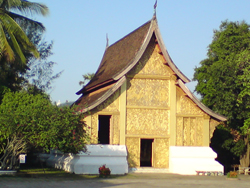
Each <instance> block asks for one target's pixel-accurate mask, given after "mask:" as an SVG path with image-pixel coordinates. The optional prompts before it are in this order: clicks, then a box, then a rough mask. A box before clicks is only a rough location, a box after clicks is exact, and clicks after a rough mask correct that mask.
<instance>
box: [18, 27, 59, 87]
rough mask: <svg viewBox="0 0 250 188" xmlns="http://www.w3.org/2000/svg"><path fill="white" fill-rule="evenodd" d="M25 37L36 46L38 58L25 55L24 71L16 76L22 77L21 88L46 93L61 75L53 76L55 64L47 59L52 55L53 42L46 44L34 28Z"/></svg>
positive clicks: (41, 35)
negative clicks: (34, 89) (31, 88)
mask: <svg viewBox="0 0 250 188" xmlns="http://www.w3.org/2000/svg"><path fill="white" fill-rule="evenodd" d="M27 36H28V37H29V39H30V40H31V42H32V43H33V44H34V45H35V46H36V48H37V50H38V52H39V54H40V58H39V59H37V58H35V57H34V56H31V55H27V66H26V70H25V72H23V73H21V74H18V76H21V77H23V82H22V87H26V88H27V87H30V86H32V87H35V88H36V89H38V90H40V91H42V92H48V91H49V90H50V89H51V88H52V86H51V84H52V82H53V81H54V80H55V79H56V78H59V76H60V75H61V74H62V71H61V72H59V73H56V74H54V73H53V70H52V68H53V67H54V65H55V64H56V63H55V62H53V61H48V58H49V57H50V56H51V55H53V53H52V48H53V42H52V41H51V42H46V41H45V40H44V39H43V34H42V33H40V32H39V31H37V30H36V29H35V28H30V29H29V30H28V31H27Z"/></svg>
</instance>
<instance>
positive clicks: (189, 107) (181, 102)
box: [176, 87, 206, 115]
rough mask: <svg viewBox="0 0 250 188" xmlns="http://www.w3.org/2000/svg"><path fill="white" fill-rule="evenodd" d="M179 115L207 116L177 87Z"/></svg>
mask: <svg viewBox="0 0 250 188" xmlns="http://www.w3.org/2000/svg"><path fill="white" fill-rule="evenodd" d="M176 102H177V114H190V115H205V114H206V113H205V112H203V111H202V110H201V109H200V108H199V107H198V106H197V105H196V104H195V103H194V102H193V101H192V100H191V99H190V98H189V97H187V96H186V95H185V93H184V92H183V91H182V90H181V89H180V88H179V87H177V89H176Z"/></svg>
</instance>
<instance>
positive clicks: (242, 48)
mask: <svg viewBox="0 0 250 188" xmlns="http://www.w3.org/2000/svg"><path fill="white" fill-rule="evenodd" d="M249 50H250V26H249V25H248V24H247V23H245V22H241V23H239V22H228V21H224V22H222V24H221V25H220V29H219V30H215V31H214V37H213V41H212V43H211V44H210V45H209V47H208V53H207V56H208V58H207V59H205V60H203V61H201V62H200V65H201V66H200V67H197V68H195V74H194V80H196V81H198V84H197V86H196V92H197V93H199V94H200V95H201V96H202V102H203V103H204V104H205V105H207V106H208V107H209V108H211V109H212V110H214V111H215V112H217V113H219V114H222V115H224V116H226V117H227V118H228V121H227V126H228V127H227V130H228V132H230V134H231V135H230V136H227V137H226V138H225V140H224V141H223V144H222V146H223V148H225V149H227V150H230V151H231V152H232V153H233V154H234V155H236V156H240V157H241V158H242V157H243V156H244V155H246V154H247V153H248V152H249V151H248V149H247V148H248V145H249V144H246V143H245V142H244V141H243V140H245V137H248V134H249V128H250V126H249V124H248V122H249V121H247V120H248V119H249V118H250V90H249V89H250V82H249V81H250V51H249ZM244 127H245V128H244ZM218 129H222V127H218ZM232 130H235V131H236V132H238V133H239V135H240V139H233V137H234V136H235V134H233V133H232ZM241 162H243V161H241ZM247 163H248V165H249V159H248V162H247ZM247 163H246V164H247Z"/></svg>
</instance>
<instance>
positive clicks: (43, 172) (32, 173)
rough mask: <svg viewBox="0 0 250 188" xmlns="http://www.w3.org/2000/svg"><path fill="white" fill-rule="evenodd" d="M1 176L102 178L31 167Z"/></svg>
mask: <svg viewBox="0 0 250 188" xmlns="http://www.w3.org/2000/svg"><path fill="white" fill-rule="evenodd" d="M128 176H129V177H130V176H131V175H129V174H128V175H125V176H118V175H111V176H110V177H108V178H126V177H128ZM1 177H12V178H13V177H20V178H21V177H24V178H46V179H57V180H60V179H61V180H77V179H103V178H100V177H99V175H82V174H72V173H69V172H65V171H63V170H59V169H55V168H35V167H34V168H32V167H25V168H21V169H19V170H18V171H17V173H16V174H15V175H2V176H0V179H1Z"/></svg>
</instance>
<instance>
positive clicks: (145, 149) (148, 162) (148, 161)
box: [140, 139, 154, 167]
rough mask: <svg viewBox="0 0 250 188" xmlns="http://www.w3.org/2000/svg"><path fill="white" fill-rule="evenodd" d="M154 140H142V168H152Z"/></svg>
mask: <svg viewBox="0 0 250 188" xmlns="http://www.w3.org/2000/svg"><path fill="white" fill-rule="evenodd" d="M153 142H154V139H141V157H140V166H141V167H152V148H153V147H152V145H153Z"/></svg>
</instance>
